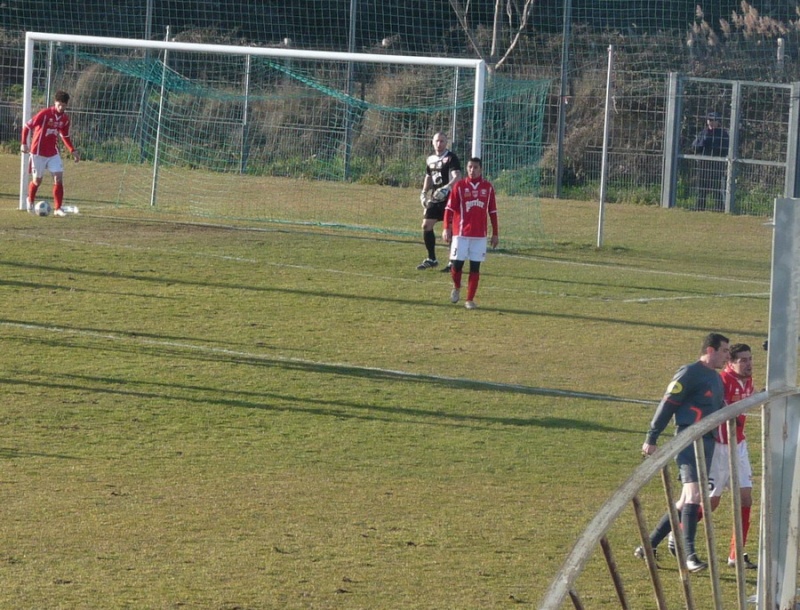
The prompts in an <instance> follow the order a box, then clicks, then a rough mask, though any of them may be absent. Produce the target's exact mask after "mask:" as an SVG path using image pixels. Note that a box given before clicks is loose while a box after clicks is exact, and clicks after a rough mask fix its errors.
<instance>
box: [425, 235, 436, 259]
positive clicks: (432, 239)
mask: <svg viewBox="0 0 800 610" xmlns="http://www.w3.org/2000/svg"><path fill="white" fill-rule="evenodd" d="M422 239H423V241H424V242H425V247H426V248H427V249H428V258H429V259H431V260H434V261H435V260H436V233H434V232H433V231H423V232H422Z"/></svg>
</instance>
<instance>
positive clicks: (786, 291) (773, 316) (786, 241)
mask: <svg viewBox="0 0 800 610" xmlns="http://www.w3.org/2000/svg"><path fill="white" fill-rule="evenodd" d="M799 206H800V201H798V200H797V199H776V200H775V235H774V238H773V244H772V286H771V290H770V294H771V298H770V314H769V317H770V320H769V328H770V333H769V344H768V347H769V350H768V354H767V390H777V389H779V388H796V387H797V346H798V311H797V307H798V300H800V273H798V269H799V267H798V265H800V207H799ZM762 429H763V432H762V433H763V435H764V442H763V451H764V478H763V491H762V494H761V503H762V510H761V535H760V538H761V544H760V545H759V546H760V550H759V562H758V582H759V590H758V607H759V608H760V609H762V610H767V609H769V610H771V609H773V608H778V609H779V610H795V603H796V589H797V565H798V543H799V541H798V526H800V506H798V504H800V500H799V499H798V494H800V472H799V471H800V465H798V458H800V453H799V452H798V447H797V443H798V432H800V396H789V397H786V398H782V399H779V400H775V401H772V402H770V404H769V407H768V408H766V409H765V410H764V424H763V426H762Z"/></svg>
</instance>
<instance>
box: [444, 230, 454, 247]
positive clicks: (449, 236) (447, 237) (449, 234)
mask: <svg viewBox="0 0 800 610" xmlns="http://www.w3.org/2000/svg"><path fill="white" fill-rule="evenodd" d="M452 237H453V231H452V229H445V230H444V231H442V241H443V242H444V243H446V244H449V243H450V239H452Z"/></svg>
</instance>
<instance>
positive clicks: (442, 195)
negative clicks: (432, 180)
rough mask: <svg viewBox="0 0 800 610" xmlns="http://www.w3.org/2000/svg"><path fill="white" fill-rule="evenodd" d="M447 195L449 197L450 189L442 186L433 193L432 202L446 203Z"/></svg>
mask: <svg viewBox="0 0 800 610" xmlns="http://www.w3.org/2000/svg"><path fill="white" fill-rule="evenodd" d="M448 195H450V187H449V186H443V187H442V188H438V189H436V190H435V191H434V192H433V198H432V199H433V200H434V201H446V200H447V197H448Z"/></svg>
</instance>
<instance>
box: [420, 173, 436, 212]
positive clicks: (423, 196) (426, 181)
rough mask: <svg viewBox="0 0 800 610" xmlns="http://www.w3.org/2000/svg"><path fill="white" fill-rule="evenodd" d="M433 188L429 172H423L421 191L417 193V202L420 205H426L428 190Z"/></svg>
mask: <svg viewBox="0 0 800 610" xmlns="http://www.w3.org/2000/svg"><path fill="white" fill-rule="evenodd" d="M432 188H433V179H432V178H431V175H430V174H427V173H426V174H425V179H424V180H423V181H422V191H421V192H420V194H419V202H420V203H421V204H422V207H423V208H425V207H428V191H430V190H431V189H432Z"/></svg>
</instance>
